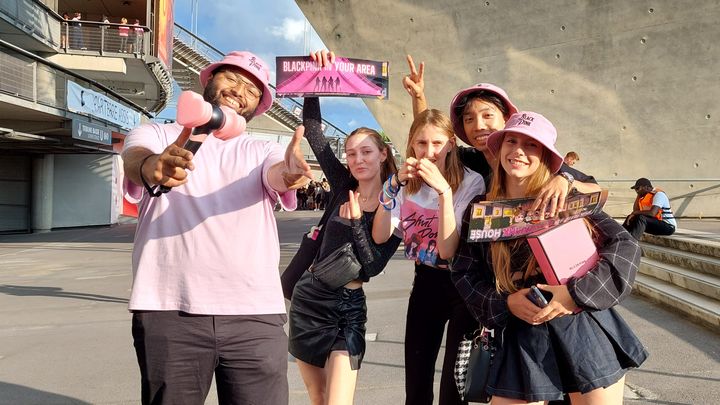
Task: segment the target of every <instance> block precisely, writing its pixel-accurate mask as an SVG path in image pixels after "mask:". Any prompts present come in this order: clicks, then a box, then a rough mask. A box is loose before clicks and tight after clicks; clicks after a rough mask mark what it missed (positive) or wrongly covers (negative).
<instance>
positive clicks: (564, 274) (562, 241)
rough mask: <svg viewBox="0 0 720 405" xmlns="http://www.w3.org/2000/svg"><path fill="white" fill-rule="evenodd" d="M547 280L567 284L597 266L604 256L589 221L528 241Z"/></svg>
mask: <svg viewBox="0 0 720 405" xmlns="http://www.w3.org/2000/svg"><path fill="white" fill-rule="evenodd" d="M527 240H528V243H529V244H530V248H531V249H532V251H533V254H534V255H535V258H536V259H537V262H538V265H539V266H540V270H541V271H542V273H543V275H544V276H545V280H546V281H547V283H548V284H550V285H561V284H562V285H564V284H566V283H567V282H568V280H569V279H570V278H579V277H582V276H584V275H585V273H587V272H588V271H589V270H590V269H592V268H593V267H595V264H597V262H598V260H600V256H599V255H598V253H597V248H596V247H595V242H593V240H592V236H591V235H590V231H589V230H588V229H587V227H586V226H585V221H583V220H582V219H575V220H572V221H570V222H566V223H564V224H562V225H558V226H556V227H554V228H550V229H547V230H543V231H540V232H537V233H534V234H532V235H530V236H528V238H527Z"/></svg>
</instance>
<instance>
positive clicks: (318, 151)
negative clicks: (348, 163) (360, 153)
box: [303, 97, 350, 190]
mask: <svg viewBox="0 0 720 405" xmlns="http://www.w3.org/2000/svg"><path fill="white" fill-rule="evenodd" d="M321 125H322V115H321V114H320V99H319V98H317V97H308V98H306V99H305V101H304V106H303V126H304V127H305V139H307V141H308V143H309V144H310V148H311V149H312V151H313V153H314V154H315V158H317V160H318V163H319V164H320V168H321V169H322V171H323V173H325V176H326V178H327V180H328V182H329V183H330V188H332V189H333V190H338V189H339V188H340V187H341V186H342V185H343V184H344V182H346V181H347V180H348V177H349V176H350V172H349V171H348V169H347V168H346V167H345V166H344V165H343V164H342V163H340V160H339V159H338V158H337V156H335V153H333V150H332V148H331V147H330V143H329V142H328V140H327V138H325V135H323V131H322V126H321Z"/></svg>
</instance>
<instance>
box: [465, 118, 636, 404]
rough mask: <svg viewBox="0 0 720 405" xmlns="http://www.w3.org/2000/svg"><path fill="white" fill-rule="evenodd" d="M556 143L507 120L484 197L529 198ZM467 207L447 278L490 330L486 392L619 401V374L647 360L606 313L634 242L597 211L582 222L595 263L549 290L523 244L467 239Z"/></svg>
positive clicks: (629, 264)
mask: <svg viewBox="0 0 720 405" xmlns="http://www.w3.org/2000/svg"><path fill="white" fill-rule="evenodd" d="M555 138H556V131H555V128H554V127H553V126H552V124H551V123H550V122H549V121H547V120H546V119H545V118H544V117H543V116H541V115H540V114H536V113H531V112H526V113H516V114H514V115H513V116H511V118H510V119H509V120H508V123H507V125H506V127H505V129H504V130H502V131H498V132H495V133H493V134H492V135H491V136H490V137H489V138H488V140H487V144H488V148H489V150H490V151H491V153H492V154H493V155H495V157H496V159H494V160H495V162H496V163H495V166H494V168H493V179H492V182H491V187H490V191H489V192H488V195H487V199H488V200H496V199H506V198H526V197H528V196H532V195H535V193H537V191H538V189H540V188H541V187H542V186H543V185H544V184H546V183H547V182H548V181H550V179H551V178H552V176H553V175H554V173H556V172H557V170H559V168H560V165H561V164H562V156H561V155H560V154H559V153H558V152H557V150H556V149H555V146H554V143H555ZM481 199H484V196H479V197H477V198H476V201H477V200H481ZM471 207H472V205H470V207H468V209H467V210H466V211H465V215H464V218H463V225H462V232H461V236H460V246H459V247H458V251H457V253H456V256H455V259H454V262H453V264H452V271H453V273H452V278H453V281H454V283H455V287H456V288H457V290H458V291H459V293H460V295H461V296H462V297H463V299H464V300H465V303H466V304H467V306H468V308H469V309H470V311H471V312H472V313H473V315H474V317H475V318H476V319H477V320H478V321H479V322H480V323H481V324H482V325H484V326H486V327H488V328H494V329H495V337H496V342H497V344H498V350H497V352H496V355H495V358H494V359H493V363H492V365H491V369H490V375H489V379H488V385H487V389H488V393H489V394H490V395H492V396H493V398H492V403H493V404H520V403H523V404H524V403H530V402H538V403H542V401H549V400H560V399H562V398H563V394H564V393H568V394H569V397H570V400H571V402H572V403H582V404H598V405H600V404H602V405H605V404H621V403H622V400H623V387H624V384H623V382H624V375H625V372H626V370H627V369H629V368H631V367H638V366H640V364H642V363H643V361H644V360H645V358H646V357H647V353H646V352H645V349H644V348H643V346H642V344H641V343H640V341H639V340H638V339H637V337H636V336H635V335H634V334H633V332H632V330H631V329H630V328H629V327H628V326H627V324H625V322H624V321H623V319H622V318H621V317H620V316H619V315H618V313H617V312H615V310H614V309H613V307H614V306H615V305H617V304H618V303H619V302H620V301H621V300H622V299H624V298H625V297H627V296H628V295H629V294H630V291H631V289H632V284H633V281H634V278H635V274H636V273H637V269H638V265H639V263H640V247H639V245H638V243H637V241H635V240H634V239H633V238H632V237H631V236H630V234H629V233H627V232H626V231H625V230H624V229H623V228H622V227H621V226H620V225H619V224H618V223H617V222H616V221H615V220H613V219H612V218H610V217H609V216H608V215H607V214H605V213H602V212H601V213H598V214H594V215H591V216H589V217H587V218H586V222H587V223H588V224H589V225H590V226H591V227H592V234H593V236H594V241H595V245H596V246H597V249H598V254H599V256H600V260H599V261H598V263H597V264H596V265H595V267H594V268H593V269H591V270H590V271H589V272H588V273H587V274H585V275H583V276H581V277H578V278H571V279H570V280H569V281H568V283H567V284H566V285H559V286H549V285H546V283H547V281H546V280H545V278H544V276H543V275H542V273H541V272H540V271H539V269H538V264H537V260H536V259H535V258H534V256H533V255H532V253H531V250H530V248H529V246H528V243H527V239H526V238H519V239H515V240H511V241H504V242H490V243H469V242H467V236H468V228H469V220H470V215H471V211H472V208H471ZM533 285H537V286H538V288H540V289H541V290H544V291H546V292H547V293H550V294H552V298H551V299H550V298H548V301H549V303H548V305H547V306H545V307H544V308H539V307H537V306H536V305H535V304H534V303H533V302H532V301H530V300H529V299H528V298H527V295H528V292H529V287H531V286H533Z"/></svg>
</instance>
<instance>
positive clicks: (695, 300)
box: [633, 274, 720, 333]
mask: <svg viewBox="0 0 720 405" xmlns="http://www.w3.org/2000/svg"><path fill="white" fill-rule="evenodd" d="M633 291H634V292H635V293H636V294H639V295H641V296H644V297H647V298H649V299H651V300H653V301H655V302H657V303H660V304H662V305H663V306H664V307H665V308H667V309H671V310H674V311H678V312H681V313H683V314H685V315H687V316H688V317H689V318H691V319H692V320H694V321H697V322H699V323H701V324H704V325H705V326H707V327H709V328H710V329H711V330H712V331H714V332H716V333H720V302H718V301H717V300H713V299H711V298H708V297H706V296H704V295H701V294H698V293H694V292H692V291H688V290H686V289H684V288H681V287H678V286H676V285H673V284H670V283H668V282H665V281H662V280H658V279H656V278H653V277H650V276H647V275H644V274H638V275H637V277H635V286H634V289H633Z"/></svg>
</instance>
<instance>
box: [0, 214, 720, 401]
mask: <svg viewBox="0 0 720 405" xmlns="http://www.w3.org/2000/svg"><path fill="white" fill-rule="evenodd" d="M320 214H321V213H320V212H309V211H303V212H294V213H278V214H277V218H278V229H279V233H280V248H281V265H280V269H284V268H285V265H286V264H287V263H288V262H289V261H290V259H291V258H292V256H293V254H294V253H295V251H296V250H297V248H298V242H299V240H300V235H301V234H302V233H303V232H306V231H307V229H308V228H309V227H310V226H311V225H313V224H314V223H316V222H317V220H318V218H319V216H320ZM695 222H697V223H695ZM680 227H681V228H686V229H698V230H701V231H704V232H706V235H710V237H712V238H715V237H720V221H717V220H703V221H681V223H680ZM134 229H135V226H134V224H132V223H124V224H121V225H117V226H113V227H98V228H80V229H67V230H59V231H53V232H49V233H42V234H30V235H1V236H0V404H13V405H15V404H43V405H45V404H136V403H139V396H140V386H139V372H138V368H137V364H136V359H135V353H134V350H133V347H132V338H131V336H130V315H129V314H128V312H127V300H128V297H129V293H130V285H131V271H130V254H131V250H132V238H133V233H134ZM412 276H413V274H412V264H411V263H410V262H408V261H406V260H404V259H403V258H402V256H401V254H399V253H398V254H396V255H395V257H394V258H393V259H392V260H391V261H390V263H389V264H388V266H387V268H386V270H385V272H384V273H383V274H381V275H379V276H377V277H376V278H374V279H372V280H371V282H370V283H368V284H367V285H366V286H365V287H364V288H365V291H366V294H367V298H368V318H369V320H368V325H367V329H368V345H367V354H366V357H365V361H364V362H363V367H362V369H361V370H360V373H359V378H358V386H357V392H356V395H355V403H356V404H368V405H383V404H401V403H403V402H404V392H403V390H404V388H403V387H404V383H403V381H404V367H403V338H404V319H405V312H406V309H407V299H408V296H409V293H410V289H411V283H412ZM618 309H619V311H620V313H621V314H622V316H623V317H624V318H625V319H626V321H627V322H628V323H629V324H630V325H631V326H632V327H633V328H634V330H635V332H636V333H637V335H638V336H639V337H640V339H641V340H642V341H643V343H644V344H645V345H646V346H647V348H648V351H649V352H650V358H649V359H648V360H647V362H646V363H645V364H644V365H643V366H642V367H641V368H640V369H637V370H633V371H631V372H630V373H629V374H628V376H627V384H626V390H625V398H626V403H628V404H717V403H720V401H719V400H718V398H719V397H720V331H715V330H709V329H707V328H705V327H702V326H699V325H696V324H694V323H691V322H689V321H687V320H686V319H684V318H683V317H682V316H681V315H677V314H676V313H674V312H671V311H668V310H666V309H665V308H663V307H661V306H658V305H656V304H653V303H650V302H648V301H645V300H643V299H641V298H638V297H636V296H631V297H630V298H628V299H627V300H626V301H625V302H624V303H623V304H622V305H621V306H620V307H619V308H618ZM439 357H440V358H442V355H441V356H439ZM288 362H289V372H288V380H289V383H290V403H291V404H308V403H309V401H308V400H307V395H306V392H305V389H304V385H303V383H302V380H301V378H300V375H299V373H298V370H297V366H296V365H295V364H294V360H293V359H292V357H291V356H288ZM439 370H440V365H439V364H438V365H437V367H436V381H437V380H438V378H439ZM437 388H438V387H437V384H436V386H435V391H436V392H437ZM216 398H217V397H216V396H215V394H214V393H213V392H212V391H211V394H210V396H209V397H208V400H207V402H206V403H208V404H215V403H217V399H216Z"/></svg>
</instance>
